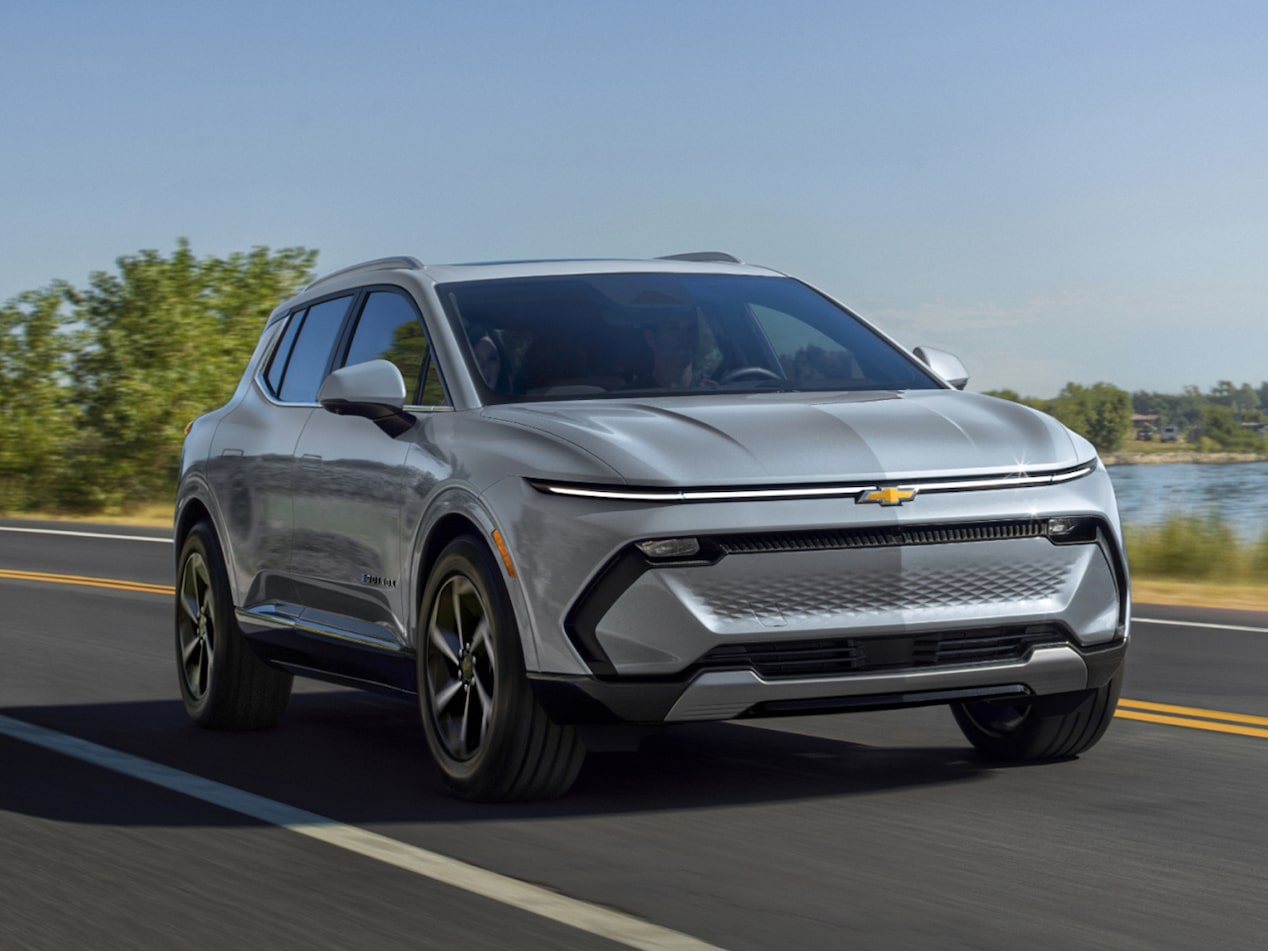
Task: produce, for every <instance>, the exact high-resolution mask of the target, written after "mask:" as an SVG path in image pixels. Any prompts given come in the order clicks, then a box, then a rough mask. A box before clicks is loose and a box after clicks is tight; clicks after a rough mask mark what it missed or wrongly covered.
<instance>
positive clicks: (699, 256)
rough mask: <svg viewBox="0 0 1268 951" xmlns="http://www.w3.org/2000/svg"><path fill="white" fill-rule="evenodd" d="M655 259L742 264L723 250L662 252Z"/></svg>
mask: <svg viewBox="0 0 1268 951" xmlns="http://www.w3.org/2000/svg"><path fill="white" fill-rule="evenodd" d="M656 260H657V261H725V262H726V263H727V264H743V263H744V262H743V261H741V260H740V259H739V258H737V257H736V256H735V255H734V254H727V253H726V252H725V251H687V252H686V253H684V254H662V255H661V256H660V257H658V258H657V259H656Z"/></svg>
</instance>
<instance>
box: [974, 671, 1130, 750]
mask: <svg viewBox="0 0 1268 951" xmlns="http://www.w3.org/2000/svg"><path fill="white" fill-rule="evenodd" d="M1122 685H1123V668H1121V667H1120V668H1119V669H1118V672H1117V673H1116V674H1114V676H1113V677H1111V678H1110V680H1109V682H1108V683H1105V684H1103V685H1101V686H1100V687H1092V688H1090V689H1088V690H1077V691H1074V692H1073V693H1062V694H1053V695H1052V696H1047V697H1035V698H1034V699H1033V700H1027V701H1024V702H1013V701H1006V700H973V701H970V702H968V703H957V704H953V705H952V707H951V712H952V714H953V715H954V716H955V722H956V723H958V724H959V726H960V730H961V732H963V733H964V736H965V737H966V738H967V739H968V741H969V742H970V743H972V744H973V745H974V746H975V747H977V749H979V750H980V751H981V752H983V753H985V754H986V755H987V756H990V757H992V758H993V759H1001V760H1045V759H1065V758H1068V757H1071V756H1078V755H1079V754H1080V753H1082V752H1084V751H1085V750H1088V749H1090V748H1091V747H1092V746H1093V745H1094V744H1095V743H1096V742H1097V741H1098V740H1099V739H1100V738H1101V736H1102V735H1103V734H1104V733H1105V730H1106V728H1107V727H1108V726H1109V723H1110V720H1112V719H1113V718H1114V708H1115V707H1116V706H1117V705H1118V693H1119V690H1120V689H1121V688H1122Z"/></svg>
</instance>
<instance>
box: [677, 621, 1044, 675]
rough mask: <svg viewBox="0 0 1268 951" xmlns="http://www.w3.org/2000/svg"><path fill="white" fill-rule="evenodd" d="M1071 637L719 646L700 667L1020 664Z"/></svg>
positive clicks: (809, 670)
mask: <svg viewBox="0 0 1268 951" xmlns="http://www.w3.org/2000/svg"><path fill="white" fill-rule="evenodd" d="M1068 642H1069V639H1068V638H1067V637H1066V636H1065V635H1064V634H1062V632H1061V631H1059V630H1057V629H1056V628H1053V627H1046V626H1045V627H1026V628H1003V629H994V630H978V631H951V632H942V633H937V632H935V633H929V634H918V635H915V636H902V637H842V638H822V639H816V640H805V641H784V642H774V643H766V644H728V645H724V646H722V647H715V648H714V649H713V650H711V651H709V653H707V654H705V655H704V657H702V658H700V661H699V662H698V664H697V665H696V666H697V667H698V668H700V669H708V670H719V669H731V670H734V669H736V668H751V669H752V670H755V671H756V672H757V673H758V674H760V675H761V676H763V677H765V678H767V679H776V678H779V677H815V676H836V675H840V674H849V673H867V672H870V671H879V670H896V669H903V668H930V667H952V666H963V665H972V664H992V663H1001V662H1007V661H1011V660H1021V659H1023V658H1024V657H1025V656H1026V654H1028V653H1029V652H1030V650H1031V649H1032V648H1034V647H1037V646H1038V645H1040V644H1065V643H1068Z"/></svg>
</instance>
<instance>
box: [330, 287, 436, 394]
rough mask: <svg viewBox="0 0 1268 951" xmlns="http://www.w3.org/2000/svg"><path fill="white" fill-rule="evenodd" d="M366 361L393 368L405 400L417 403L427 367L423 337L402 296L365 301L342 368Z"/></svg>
mask: <svg viewBox="0 0 1268 951" xmlns="http://www.w3.org/2000/svg"><path fill="white" fill-rule="evenodd" d="M367 360H387V361H388V362H389V363H394V364H396V368H397V369H398V370H400V371H401V376H402V377H404V378H405V393H406V400H407V401H409V402H411V403H417V401H418V385H419V381H420V380H421V379H422V376H423V370H424V368H425V367H426V365H427V334H426V333H425V332H424V331H423V322H422V319H421V318H420V317H419V314H418V311H417V310H415V309H414V305H413V303H411V302H410V300H409V299H408V298H407V297H405V295H403V294H398V293H396V292H395V291H374V292H372V293H371V294H370V296H369V297H367V298H366V302H365V307H363V308H362V310H361V317H360V319H358V320H357V328H356V330H355V331H353V334H352V343H351V344H350V345H349V347H348V356H347V358H346V359H345V360H344V362H343V365H344V366H351V365H352V364H354V363H364V362H365V361H367Z"/></svg>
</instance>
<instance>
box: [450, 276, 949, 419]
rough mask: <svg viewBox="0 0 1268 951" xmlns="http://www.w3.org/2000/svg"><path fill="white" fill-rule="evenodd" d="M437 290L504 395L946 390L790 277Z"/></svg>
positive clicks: (475, 360)
mask: <svg viewBox="0 0 1268 951" xmlns="http://www.w3.org/2000/svg"><path fill="white" fill-rule="evenodd" d="M437 292H438V293H439V295H440V298H441V300H442V301H443V302H444V305H445V307H446V308H447V309H448V311H449V315H450V318H451V319H452V320H454V321H455V324H456V325H457V326H459V327H461V329H462V332H463V334H464V336H465V337H466V338H467V342H468V344H469V345H470V357H471V366H472V369H473V370H475V371H476V372H477V373H478V377H477V382H481V383H483V384H485V386H486V387H487V389H486V393H487V394H489V395H493V394H496V397H498V398H501V399H502V400H539V399H560V398H576V397H603V396H614V397H624V396H633V395H639V396H647V395H666V394H690V393H703V392H717V391H719V390H724V391H741V392H742V391H749V392H755V391H762V390H768V391H769V390H776V391H831V390H877V389H883V390H908V389H937V388H938V386H939V384H938V383H936V382H935V381H934V379H933V377H931V376H930V375H929V374H928V373H927V372H925V371H924V370H923V369H922V368H921V367H920V366H919V365H918V364H917V363H915V362H914V361H913V360H912V359H911V358H909V357H907V356H906V355H905V354H903V353H901V352H900V351H898V350H896V349H895V348H894V347H893V346H892V345H891V344H889V343H888V342H887V341H885V340H884V339H883V338H882V337H880V336H878V335H877V334H876V332H875V331H873V330H872V329H871V328H869V327H867V326H866V325H865V324H863V323H862V322H861V321H859V320H858V319H857V318H856V317H854V316H853V315H852V314H850V313H849V312H848V311H845V310H843V309H842V308H840V307H838V306H837V305H835V304H833V303H832V302H831V301H829V300H828V299H827V298H825V297H824V296H822V295H821V294H819V293H817V292H816V291H814V290H812V289H811V288H809V287H807V286H806V285H805V284H802V283H800V282H799V281H796V280H793V279H792V278H786V277H761V276H750V275H726V274H656V273H648V274H642V273H623V274H593V275H568V276H563V277H532V278H516V279H503V280H492V281H469V282H463V283H455V284H444V285H440V286H439V287H437ZM490 391H491V393H490Z"/></svg>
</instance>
